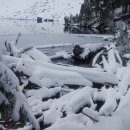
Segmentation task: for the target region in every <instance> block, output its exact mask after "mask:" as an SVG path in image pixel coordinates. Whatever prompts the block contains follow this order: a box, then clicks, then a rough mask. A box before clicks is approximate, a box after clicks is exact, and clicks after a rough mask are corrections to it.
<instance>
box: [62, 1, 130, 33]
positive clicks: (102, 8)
mask: <svg viewBox="0 0 130 130" xmlns="http://www.w3.org/2000/svg"><path fill="white" fill-rule="evenodd" d="M129 18H130V0H84V3H83V4H82V6H81V9H80V12H79V14H77V15H75V16H72V15H71V16H69V17H65V18H64V20H65V26H67V27H68V26H75V25H76V26H77V27H84V28H96V29H97V30H98V31H99V32H100V33H114V30H115V21H118V20H124V19H125V20H126V19H129Z"/></svg>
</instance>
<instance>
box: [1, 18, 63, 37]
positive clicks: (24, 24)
mask: <svg viewBox="0 0 130 130" xmlns="http://www.w3.org/2000/svg"><path fill="white" fill-rule="evenodd" d="M18 32H21V33H22V34H44V33H45V34H46V33H64V25H62V24H58V23H47V22H43V23H37V21H36V20H7V19H0V35H9V34H17V33H18Z"/></svg>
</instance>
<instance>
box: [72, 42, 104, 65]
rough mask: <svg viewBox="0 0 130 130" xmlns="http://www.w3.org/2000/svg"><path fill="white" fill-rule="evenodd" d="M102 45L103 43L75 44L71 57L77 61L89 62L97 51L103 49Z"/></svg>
mask: <svg viewBox="0 0 130 130" xmlns="http://www.w3.org/2000/svg"><path fill="white" fill-rule="evenodd" d="M103 46H104V45H103V44H91V45H90V44H89V45H84V46H83V45H82V46H81V45H76V46H75V47H74V49H73V54H74V56H73V58H74V60H75V62H77V63H87V64H90V63H91V62H92V61H93V59H94V57H95V56H96V55H97V54H98V53H100V52H102V50H105V48H104V47H103Z"/></svg>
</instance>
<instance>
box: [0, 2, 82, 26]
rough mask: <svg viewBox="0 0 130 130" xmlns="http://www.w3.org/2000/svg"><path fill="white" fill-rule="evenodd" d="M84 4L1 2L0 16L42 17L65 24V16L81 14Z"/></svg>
mask: <svg viewBox="0 0 130 130" xmlns="http://www.w3.org/2000/svg"><path fill="white" fill-rule="evenodd" d="M25 3H26V4H25ZM82 3H83V0H21V1H18V0H1V1H0V16H1V17H6V18H7V17H8V18H9V17H13V18H26V19H36V18H37V17H38V16H40V17H42V18H43V19H54V21H55V22H61V23H64V17H65V16H70V14H72V15H75V14H76V13H79V11H80V7H81V4H82Z"/></svg>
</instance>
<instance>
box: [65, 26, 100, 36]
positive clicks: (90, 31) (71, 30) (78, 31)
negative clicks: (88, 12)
mask: <svg viewBox="0 0 130 130" xmlns="http://www.w3.org/2000/svg"><path fill="white" fill-rule="evenodd" d="M64 32H68V33H73V34H98V33H99V32H98V30H96V29H93V28H84V27H77V26H64Z"/></svg>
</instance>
